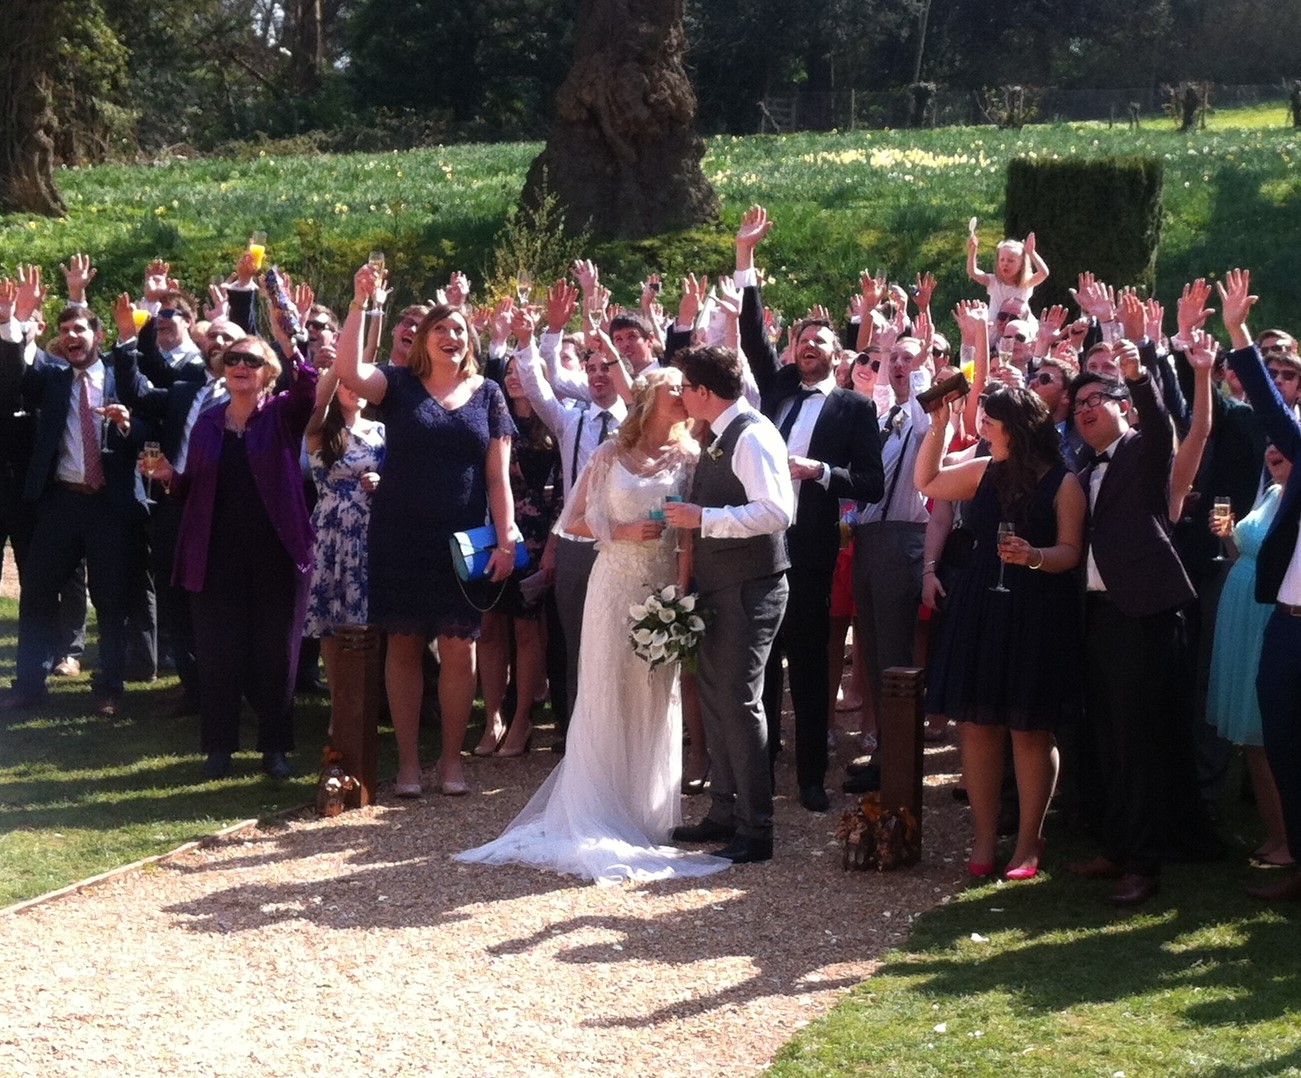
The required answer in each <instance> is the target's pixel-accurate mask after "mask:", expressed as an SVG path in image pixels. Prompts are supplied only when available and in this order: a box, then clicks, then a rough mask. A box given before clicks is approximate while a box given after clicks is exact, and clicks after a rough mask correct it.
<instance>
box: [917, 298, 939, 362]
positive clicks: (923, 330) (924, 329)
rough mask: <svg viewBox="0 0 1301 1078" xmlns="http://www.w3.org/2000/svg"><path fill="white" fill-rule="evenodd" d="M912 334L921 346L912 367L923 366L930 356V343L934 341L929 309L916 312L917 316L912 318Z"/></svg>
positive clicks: (933, 329)
mask: <svg viewBox="0 0 1301 1078" xmlns="http://www.w3.org/2000/svg"><path fill="white" fill-rule="evenodd" d="M913 336H914V337H916V338H917V339H918V340H919V341H921V342H922V346H923V347H922V350H921V352H920V353H918V355H917V358H916V359H915V360H914V361H913V368H914V369H917V368H920V367H922V366H924V365H925V363H926V361H927V360H929V359H930V358H931V345H932V344H933V343H934V342H935V324H934V323H933V322H932V321H931V312H930V311H927V310H921V311H918V312H917V317H916V318H914V319H913Z"/></svg>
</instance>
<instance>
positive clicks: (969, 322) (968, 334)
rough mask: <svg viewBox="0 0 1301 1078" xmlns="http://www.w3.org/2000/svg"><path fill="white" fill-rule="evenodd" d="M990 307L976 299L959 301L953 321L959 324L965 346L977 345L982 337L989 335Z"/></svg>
mask: <svg viewBox="0 0 1301 1078" xmlns="http://www.w3.org/2000/svg"><path fill="white" fill-rule="evenodd" d="M988 316H989V307H988V306H987V305H986V304H984V303H981V302H980V300H976V299H963V300H959V301H958V304H957V306H956V307H954V308H953V320H954V321H955V322H957V323H958V332H959V333H960V334H961V336H962V343H963V344H975V343H976V341H978V340H979V339H980V335H981V334H982V333H983V334H985V335H988V334H989V321H988Z"/></svg>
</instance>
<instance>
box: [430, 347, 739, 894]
mask: <svg viewBox="0 0 1301 1078" xmlns="http://www.w3.org/2000/svg"><path fill="white" fill-rule="evenodd" d="M686 418H687V417H686V411H685V410H684V409H683V407H682V401H681V376H680V375H679V374H678V372H677V371H675V370H671V369H663V368H661V369H657V370H654V371H652V372H650V373H648V374H647V375H646V376H645V379H644V381H641V380H639V382H638V384H637V392H636V399H635V402H634V406H633V408H632V409H631V410H630V411H629V413H628V418H627V419H625V420H624V423H623V426H622V427H621V428H620V430H619V433H618V435H616V437H615V438H613V439H611V440H610V441H608V442H606V443H605V444H604V445H602V446H601V447H600V448H599V449H597V451H596V452H595V453H594V454H593V456H592V459H591V462H590V463H589V464H588V466H587V468H586V469H585V470H584V472H583V474H582V476H581V477H580V479H579V482H578V485H577V486H576V487H575V489H574V492H573V495H572V496H571V498H570V502H569V504H568V505H567V506H566V507H565V513H564V516H563V517H562V526H563V527H565V528H566V530H568V531H570V532H573V533H575V534H580V535H581V534H588V533H590V534H591V535H592V536H593V537H595V538H596V539H597V558H596V564H595V565H594V567H593V569H592V575H591V578H590V580H589V582H588V585H587V605H586V607H585V609H584V611H583V637H582V650H581V652H580V653H579V660H578V694H577V696H576V698H575V703H574V714H573V718H572V719H571V721H570V725H569V733H568V736H567V737H566V739H565V749H566V751H565V756H564V759H563V760H561V762H560V765H559V766H558V767H557V768H556V769H555V770H554V771H553V772H552V773H551V774H550V775H549V776H548V777H547V780H546V781H545V782H544V783H543V784H542V786H541V787H540V788H539V789H538V792H537V793H536V794H534V795H533V797H532V799H531V800H530V801H529V803H528V804H527V805H526V806H525V807H524V809H523V811H522V812H520V814H519V815H518V816H517V817H516V818H515V820H514V821H513V822H512V823H511V824H510V826H509V827H507V828H506V830H505V832H503V834H502V835H501V837H500V838H497V839H495V840H494V841H492V842H489V843H488V844H487V845H485V846H479V847H477V848H475V849H472V850H466V851H465V852H464V853H458V854H454V855H453V856H454V857H455V859H456V860H458V861H478V862H483V863H486V864H505V863H508V862H517V863H522V864H528V865H536V866H538V867H540V868H547V869H551V870H552V871H555V872H561V873H567V874H572V875H576V876H582V877H585V878H587V879H592V880H595V881H596V882H597V883H602V884H607V883H614V882H617V881H619V880H623V879H632V880H657V879H664V878H667V877H670V876H703V875H707V874H709V873H712V872H718V871H720V870H722V869H724V868H727V867H728V866H729V865H730V864H731V862H729V861H727V860H724V859H723V858H719V857H710V856H709V855H707V854H702V853H688V852H686V851H684V850H679V849H676V848H675V847H672V846H666V845H663V843H664V842H666V841H667V840H668V838H669V834H670V832H672V830H673V828H674V827H675V826H676V825H677V824H679V823H680V822H681V820H682V813H681V806H680V802H679V790H680V786H681V781H682V704H681V699H680V696H679V693H678V671H677V667H676V666H674V665H669V664H666V665H663V666H660V667H658V668H656V669H655V670H653V671H652V670H651V669H650V668H649V667H648V666H647V665H646V664H645V663H644V662H643V661H642V660H641V659H639V658H637V657H636V656H635V655H634V654H633V652H632V648H631V646H630V644H629V641H628V608H629V607H630V606H632V605H633V604H634V603H640V602H641V601H642V600H643V599H645V598H646V596H647V595H648V594H649V593H650V591H651V589H652V588H659V587H662V586H664V585H665V584H669V583H672V582H673V581H674V580H675V579H676V578H677V563H676V558H675V554H674V545H675V541H674V536H673V533H671V532H666V531H665V530H664V526H663V522H662V521H656V520H652V519H650V514H651V511H652V510H658V509H660V508H661V507H662V506H663V504H664V499H665V497H666V496H668V495H679V496H681V495H685V494H686V491H687V486H688V483H689V479H690V474H691V468H692V464H693V462H694V453H695V443H694V442H692V441H690V439H689V438H687V437H686V427H685V420H686Z"/></svg>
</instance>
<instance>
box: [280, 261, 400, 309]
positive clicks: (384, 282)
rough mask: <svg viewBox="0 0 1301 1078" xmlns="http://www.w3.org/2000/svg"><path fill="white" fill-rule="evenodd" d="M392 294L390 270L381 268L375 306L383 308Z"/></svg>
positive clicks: (376, 284) (376, 283)
mask: <svg viewBox="0 0 1301 1078" xmlns="http://www.w3.org/2000/svg"><path fill="white" fill-rule="evenodd" d="M299 287H303V288H305V287H306V285H300V286H299ZM391 295H393V289H392V288H391V287H390V286H389V280H388V270H387V269H384V270H380V274H379V278H378V279H377V280H376V281H375V293H374V296H375V306H376V307H380V308H382V307H383V306H384V304H386V303H387V302H388V301H389V297H390V296H391ZM313 298H315V297H313ZM308 306H309V307H310V306H311V304H308Z"/></svg>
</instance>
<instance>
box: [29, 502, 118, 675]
mask: <svg viewBox="0 0 1301 1078" xmlns="http://www.w3.org/2000/svg"><path fill="white" fill-rule="evenodd" d="M129 531H130V527H129V524H128V522H127V520H126V517H125V516H124V515H123V514H119V513H118V512H116V511H115V510H114V509H113V508H112V507H111V506H110V505H109V496H108V494H107V493H106V492H104V491H101V492H99V493H98V494H82V493H78V492H76V491H72V490H68V489H66V488H64V487H60V486H53V487H51V488H50V489H49V490H48V491H47V492H46V493H45V494H44V495H43V496H42V498H41V500H40V503H39V504H38V506H37V512H36V528H35V530H34V532H33V534H32V543H31V547H30V549H29V550H28V552H27V557H26V559H25V564H24V566H23V573H22V596H21V598H20V599H19V603H18V679H17V683H16V685H15V688H16V689H17V691H18V693H19V694H20V695H23V696H39V695H41V694H42V693H44V692H45V679H46V678H47V677H48V676H49V673H50V667H51V666H52V664H53V657H54V652H55V650H56V645H57V644H58V642H59V641H58V636H59V593H60V591H61V590H62V589H63V587H64V585H65V584H66V583H67V581H68V578H69V577H70V576H72V574H73V572H74V571H75V570H76V568H77V563H78V562H79V561H81V559H82V558H85V559H86V576H87V583H88V585H89V590H90V601H91V602H92V603H94V604H95V613H96V615H97V616H98V619H99V670H98V672H97V673H96V675H95V679H94V680H95V689H96V691H97V692H98V693H100V694H101V695H104V696H111V697H117V696H121V694H122V690H123V678H124V673H125V665H126V595H127V562H128V557H129Z"/></svg>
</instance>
